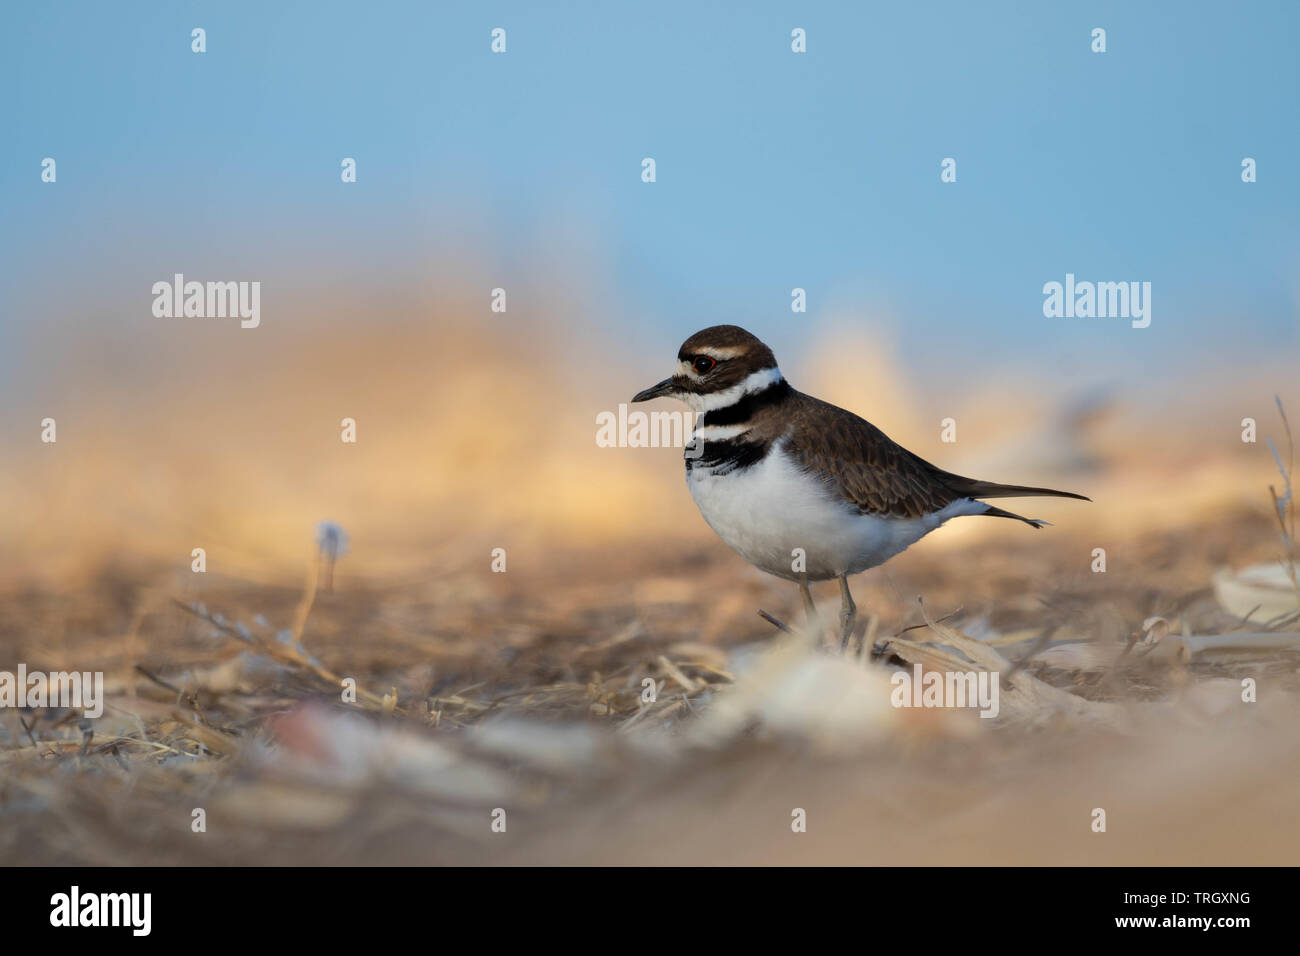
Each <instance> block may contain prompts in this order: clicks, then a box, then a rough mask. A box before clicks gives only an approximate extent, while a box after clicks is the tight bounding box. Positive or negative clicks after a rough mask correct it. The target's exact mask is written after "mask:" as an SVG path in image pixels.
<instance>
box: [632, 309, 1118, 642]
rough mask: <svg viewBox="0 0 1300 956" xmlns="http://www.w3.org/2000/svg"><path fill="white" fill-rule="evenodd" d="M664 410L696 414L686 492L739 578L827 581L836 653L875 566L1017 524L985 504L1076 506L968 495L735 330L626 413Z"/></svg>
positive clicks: (692, 349) (1000, 494)
mask: <svg viewBox="0 0 1300 956" xmlns="http://www.w3.org/2000/svg"><path fill="white" fill-rule="evenodd" d="M656 398H675V399H679V400H681V401H683V402H685V403H686V405H687V406H688V407H689V408H690V410H691V411H692V412H694V413H695V423H694V427H693V429H692V432H691V438H690V441H689V442H687V443H686V447H685V450H684V453H683V457H684V458H685V462H686V484H687V487H688V488H689V489H690V493H691V497H692V498H694V500H695V504H696V505H697V506H698V507H699V510H700V514H701V515H702V516H703V517H704V520H705V522H706V523H707V524H708V525H709V527H710V528H712V529H713V530H714V532H716V533H717V535H718V537H720V538H722V540H723V541H724V542H725V543H726V544H727V545H728V546H730V547H731V549H732V550H733V551H735V552H736V553H737V554H739V555H740V556H741V557H742V558H744V559H745V560H746V561H748V562H749V563H750V564H752V565H754V566H755V567H757V568H759V569H760V570H762V571H765V572H767V573H768V574H772V575H775V576H777V577H779V578H784V579H786V580H790V581H794V582H796V583H797V584H798V585H799V593H800V596H801V598H802V600H803V606H804V610H805V612H806V614H807V615H808V617H809V619H810V620H813V619H815V618H816V606H815V604H814V603H813V599H812V592H811V591H810V590H809V587H808V585H809V583H810V582H818V581H829V580H832V579H838V580H839V584H840V615H839V624H840V641H841V648H843V647H847V645H848V640H849V636H850V635H851V634H852V632H853V625H854V622H855V620H856V616H857V605H856V604H855V603H854V601H853V595H852V593H851V592H850V590H849V583H848V578H849V576H850V575H853V574H857V573H859V572H861V571H865V570H867V569H868V568H873V567H877V566H878V565H881V564H884V563H885V562H886V561H888V560H889V559H890V558H892V557H894V556H895V555H897V554H899V553H901V552H902V551H904V550H906V549H907V548H908V547H910V546H911V545H913V544H915V543H916V542H917V541H919V540H920V539H921V538H923V537H924V536H925V535H927V534H929V533H930V532H931V531H934V530H935V529H936V528H938V527H939V526H940V525H942V524H943V523H944V522H946V521H948V520H949V519H951V518H956V517H959V516H964V515H988V516H991V517H995V518H1010V519H1013V520H1015V521H1023V522H1024V523H1025V524H1027V525H1029V526H1030V527H1032V528H1042V527H1044V526H1045V525H1047V522H1045V521H1041V520H1039V519H1037V518H1026V517H1023V516H1021V515H1018V514H1013V513H1012V512H1010V511H1004V510H1003V509H1001V508H999V507H996V506H994V505H991V504H988V503H987V502H986V501H985V500H984V499H987V498H1017V497H1028V496H1051V497H1058V498H1077V499H1079V500H1081V501H1091V500H1092V499H1091V498H1088V497H1086V496H1084V495H1080V494H1075V493H1074V492H1070V491H1056V490H1054V489H1051V488H1036V487H1031V486H1027V485H1004V484H998V483H996V482H992V481H979V480H976V479H974V478H964V477H962V476H961V475H957V474H953V473H952V472H949V471H944V470H943V469H942V468H939V467H938V466H937V465H933V464H931V463H930V462H928V461H926V460H925V459H924V458H921V457H920V456H919V455H916V454H913V453H912V452H910V451H908V450H907V449H906V448H904V447H903V446H901V445H899V444H898V443H897V442H894V441H893V440H891V439H890V438H889V437H888V436H887V435H886V434H885V433H884V432H883V431H881V430H880V429H879V428H877V427H876V426H875V425H873V424H871V423H870V422H868V421H867V420H865V419H863V418H860V417H859V416H857V415H855V414H853V412H850V411H847V410H846V409H843V408H839V407H838V406H836V405H832V404H830V403H829V402H824V401H822V400H820V399H818V398H814V397H813V396H811V395H806V394H804V393H803V392H800V391H798V390H796V389H795V388H794V387H793V386H791V385H790V383H789V382H787V381H786V379H785V376H784V375H782V373H781V369H780V367H779V366H778V365H777V362H776V356H775V355H774V354H773V352H772V350H771V349H770V348H768V346H767V345H765V344H764V343H763V342H762V341H761V340H760V339H758V337H757V336H755V335H753V334H751V333H750V332H748V331H746V330H745V329H743V328H741V327H740V326H738V325H714V326H710V327H709V328H706V329H702V330H700V331H699V332H696V333H695V334H694V335H692V336H691V337H690V338H688V339H687V340H686V341H685V342H684V343H682V346H681V348H680V349H678V351H677V366H676V368H675V370H674V371H673V374H672V375H671V376H669V377H668V378H666V379H664V380H663V381H661V382H659V383H657V384H655V385H651V386H650V387H649V388H647V389H644V390H642V391H640V392H638V393H637V394H636V395H634V396H633V398H632V401H633V402H647V401H650V400H652V399H656Z"/></svg>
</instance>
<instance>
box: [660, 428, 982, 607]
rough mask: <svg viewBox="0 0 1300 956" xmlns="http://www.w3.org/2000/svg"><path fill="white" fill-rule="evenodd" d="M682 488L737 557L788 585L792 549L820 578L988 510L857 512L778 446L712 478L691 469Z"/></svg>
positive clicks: (853, 569) (965, 501)
mask: <svg viewBox="0 0 1300 956" xmlns="http://www.w3.org/2000/svg"><path fill="white" fill-rule="evenodd" d="M686 484H687V487H689V488H690V491H691V497H693V498H694V499H695V504H696V505H698V506H699V509H700V514H702V515H703V516H704V520H705V521H707V522H708V523H709V527H711V528H712V529H713V530H714V531H716V532H717V533H718V536H719V537H720V538H722V540H723V541H725V542H727V544H728V545H730V546H731V548H732V549H733V550H734V551H735V552H736V553H737V554H739V555H740V556H741V557H742V558H744V559H745V560H746V561H748V562H749V563H750V564H752V565H754V566H755V567H758V568H761V569H762V570H764V571H766V572H768V573H769V574H775V575H777V576H778V577H783V578H788V579H790V580H798V578H799V574H798V573H797V572H796V571H794V570H793V566H794V562H795V555H794V550H795V549H796V548H802V549H803V551H804V554H805V555H806V564H805V566H806V569H807V572H808V578H809V580H812V581H825V580H828V579H830V578H834V577H838V576H839V575H841V574H856V573H857V572H858V571H865V570H866V569H867V568H872V567H875V566H876V565H878V564H883V563H884V562H885V561H887V560H889V559H890V558H892V557H893V556H894V555H896V554H898V553H899V552H900V551H903V550H905V549H906V548H907V547H908V546H909V545H911V544H914V543H915V542H916V541H918V540H920V539H921V538H922V537H923V536H925V535H926V534H929V533H930V532H931V531H933V530H934V529H935V528H937V527H939V525H941V524H943V523H944V522H945V521H947V520H948V519H949V518H953V517H956V516H957V515H973V514H981V513H983V512H984V511H985V510H986V509H987V508H988V505H986V504H984V503H983V502H981V501H972V500H971V499H969V498H962V499H959V500H958V501H954V502H953V503H952V504H950V505H948V506H947V507H946V508H944V509H943V511H940V512H936V513H935V514H932V515H927V516H926V517H924V518H876V517H871V516H869V515H862V514H859V513H858V511H857V509H856V508H855V507H854V506H853V505H851V504H850V503H849V502H846V501H844V500H843V499H841V498H839V497H837V496H834V495H833V494H831V493H830V492H828V491H827V489H826V488H825V486H824V485H823V484H822V483H821V482H820V481H818V480H817V479H816V478H815V477H812V476H810V475H808V474H805V473H804V472H803V471H801V470H800V468H799V467H798V465H796V464H795V463H794V461H793V460H791V459H790V458H789V456H787V455H786V454H785V453H784V452H783V451H782V450H781V443H780V442H777V443H776V444H774V445H773V446H772V448H771V449H770V451H769V452H768V454H767V455H766V456H765V457H764V458H763V459H762V460H760V461H759V462H757V463H756V464H754V465H752V466H751V467H749V468H743V469H738V470H735V471H731V472H727V473H725V474H722V475H714V474H712V473H711V472H710V471H709V470H708V469H706V468H703V467H700V466H699V465H697V466H696V467H694V468H693V469H691V470H690V471H688V472H687V474H686Z"/></svg>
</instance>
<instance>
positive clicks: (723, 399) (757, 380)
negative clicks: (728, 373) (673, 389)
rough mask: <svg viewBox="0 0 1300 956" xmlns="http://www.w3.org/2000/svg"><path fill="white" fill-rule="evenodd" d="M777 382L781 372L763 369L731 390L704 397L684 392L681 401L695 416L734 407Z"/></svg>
mask: <svg viewBox="0 0 1300 956" xmlns="http://www.w3.org/2000/svg"><path fill="white" fill-rule="evenodd" d="M779 381H781V370H780V369H779V368H775V367H773V368H765V369H760V370H759V371H757V372H751V373H750V374H749V375H747V376H746V377H745V379H744V381H741V382H737V383H736V384H735V385H733V386H731V388H727V389H723V390H722V391H721V392H709V393H708V394H705V395H698V394H696V393H695V392H686V393H684V394H682V396H681V399H682V401H683V402H685V403H686V404H687V405H689V406H690V409H691V411H693V412H695V413H696V414H699V413H701V412H711V411H714V410H715V409H719V408H726V407H727V406H728V405H734V404H736V402H738V401H740V400H741V399H742V398H744V397H745V396H746V395H753V394H754V393H755V392H761V391H762V390H763V389H765V388H767V387H768V386H769V385H775V384H776V383H777V382H779Z"/></svg>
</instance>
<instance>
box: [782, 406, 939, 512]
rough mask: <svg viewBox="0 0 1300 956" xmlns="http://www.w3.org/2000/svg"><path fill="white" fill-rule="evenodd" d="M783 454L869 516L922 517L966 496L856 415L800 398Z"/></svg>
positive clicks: (922, 460)
mask: <svg viewBox="0 0 1300 956" xmlns="http://www.w3.org/2000/svg"><path fill="white" fill-rule="evenodd" d="M797 401H798V406H797V408H796V409H795V416H794V418H795V421H794V427H793V428H792V429H791V430H790V432H789V434H788V436H787V438H786V442H785V444H784V446H783V447H784V450H785V451H786V453H787V454H789V455H790V456H791V458H793V459H794V460H795V461H796V462H797V463H798V464H799V465H800V466H802V467H803V468H804V469H806V470H807V471H808V472H809V473H811V474H814V475H817V476H818V477H820V478H822V479H823V480H824V481H825V482H826V483H827V485H828V486H829V487H831V488H834V489H835V490H837V491H838V492H839V493H840V494H842V495H843V496H844V497H845V498H847V499H848V500H849V501H852V502H853V503H854V504H855V505H857V506H858V509H859V510H860V511H862V512H863V513H865V514H876V515H896V516H898V517H905V518H919V517H921V516H922V515H928V514H932V513H934V512H936V511H938V510H939V509H941V508H942V507H943V506H944V505H946V504H949V503H950V502H952V501H955V500H956V499H957V498H960V497H964V495H962V494H959V493H957V492H956V491H954V490H953V489H951V488H949V487H948V486H947V485H946V484H945V483H944V481H943V478H944V477H955V476H948V474H947V472H944V471H942V470H941V469H939V468H936V467H935V466H934V465H932V464H930V463H929V462H928V461H926V460H925V459H923V458H920V457H918V456H916V455H914V454H912V453H911V452H910V451H908V450H907V449H906V448H904V447H903V446H902V445H899V444H898V443H897V442H894V441H893V440H891V439H890V438H889V436H888V435H886V434H885V433H884V432H882V431H881V430H880V429H879V428H877V427H876V426H875V425H873V424H871V423H870V422H869V421H866V420H865V419H862V418H859V417H858V416H857V415H854V414H853V413H852V412H848V411H845V410H844V409H842V408H839V407H837V406H835V405H831V404H828V403H826V402H823V401H820V400H819V399H816V398H813V397H812V396H810V395H804V394H802V393H800V394H799V395H798V396H797Z"/></svg>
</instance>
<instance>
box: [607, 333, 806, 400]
mask: <svg viewBox="0 0 1300 956" xmlns="http://www.w3.org/2000/svg"><path fill="white" fill-rule="evenodd" d="M780 380H781V371H780V369H778V368H777V366H776V356H774V355H773V354H772V350H771V349H770V348H768V347H767V346H766V345H764V344H763V343H762V342H760V341H759V340H758V339H757V338H756V337H755V336H753V335H750V334H749V333H748V332H746V331H745V330H744V329H742V328H741V327H740V326H738V325H713V326H710V327H709V328H707V329H702V330H700V331H699V332H696V333H695V334H694V335H692V336H691V337H690V338H689V339H687V340H686V341H685V342H683V343H682V347H681V348H680V349H678V350H677V369H676V371H674V372H673V374H672V377H670V378H666V379H664V380H663V381H662V382H659V383H658V384H656V385H651V386H650V387H649V388H647V389H645V390H643V391H640V392H637V393H636V394H635V395H634V396H632V401H634V402H648V401H649V400H650V399H652V398H677V399H680V400H681V401H683V402H685V403H686V404H687V405H689V406H690V407H691V408H692V409H693V410H695V411H697V412H700V411H708V410H709V409H710V408H721V407H724V406H726V405H730V404H732V403H733V402H735V401H737V400H738V399H739V398H740V397H742V396H743V395H745V394H748V393H750V392H755V391H759V390H761V389H762V388H765V387H766V386H768V385H770V384H772V383H773V382H776V381H780Z"/></svg>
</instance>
